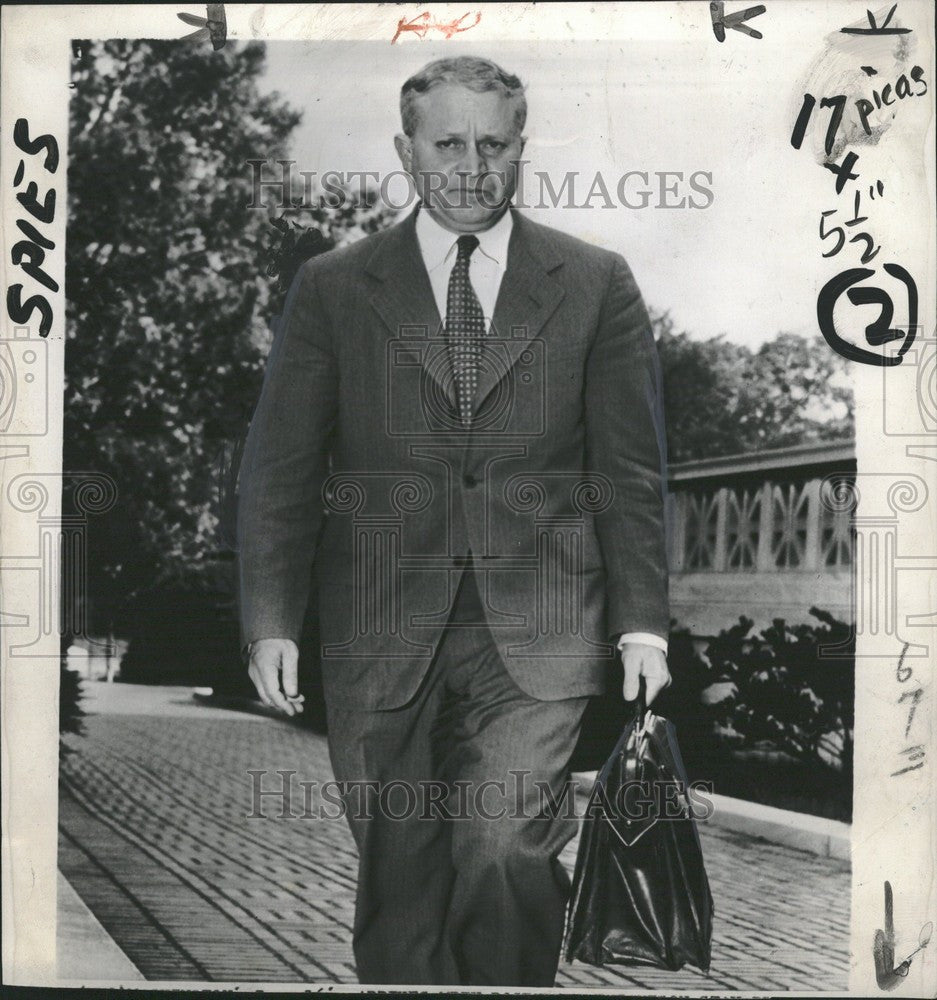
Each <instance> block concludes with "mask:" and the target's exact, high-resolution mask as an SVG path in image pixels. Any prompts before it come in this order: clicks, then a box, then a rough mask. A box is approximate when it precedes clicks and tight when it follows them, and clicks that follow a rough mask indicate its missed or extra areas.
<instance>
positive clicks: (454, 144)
mask: <svg viewBox="0 0 937 1000" xmlns="http://www.w3.org/2000/svg"><path fill="white" fill-rule="evenodd" d="M461 145H462V143H461V142H460V141H459V140H458V139H440V140H439V142H437V143H436V148H437V149H456V148H458V147H459V146H461Z"/></svg>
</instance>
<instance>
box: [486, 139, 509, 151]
mask: <svg viewBox="0 0 937 1000" xmlns="http://www.w3.org/2000/svg"><path fill="white" fill-rule="evenodd" d="M482 145H483V146H484V147H485V149H488V150H490V151H491V152H492V153H500V152H501V150H502V149H504V148H505V146H506V143H503V142H497V141H496V140H494V139H492V140H490V141H489V142H484V143H482Z"/></svg>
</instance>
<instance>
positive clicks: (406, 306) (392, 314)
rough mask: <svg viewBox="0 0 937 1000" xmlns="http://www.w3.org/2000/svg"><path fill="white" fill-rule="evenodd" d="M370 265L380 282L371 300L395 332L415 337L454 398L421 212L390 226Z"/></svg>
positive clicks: (430, 369)
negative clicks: (420, 230)
mask: <svg viewBox="0 0 937 1000" xmlns="http://www.w3.org/2000/svg"><path fill="white" fill-rule="evenodd" d="M366 270H367V271H368V273H369V274H371V275H372V276H374V277H375V278H378V279H379V282H380V283H379V284H377V285H376V287H375V289H374V291H373V292H372V293H371V305H372V306H373V307H374V309H375V310H376V312H377V313H378V315H379V316H380V317H381V319H382V320H383V321H384V323H385V325H386V326H387V328H388V329H389V330H390V332H391V334H392V335H393V336H394V337H395V338H399V339H402V340H412V343H413V347H414V350H417V351H420V352H421V359H422V363H423V370H424V372H425V373H426V374H427V375H428V376H429V377H430V378H432V379H433V380H434V381H435V382H436V383H437V384H438V385H439V387H440V389H441V391H442V392H443V393H445V394H446V396H448V397H449V398H450V399H453V398H454V397H453V394H452V391H451V379H449V378H448V377H447V376H448V373H449V370H448V366H447V365H446V364H441V363H440V361H441V360H442V359H440V357H439V352H440V350H442V351H445V349H446V348H445V330H444V329H443V323H442V318H441V317H440V315H439V310H438V309H437V308H436V300H435V298H434V297H433V289H432V286H431V285H430V283H429V275H428V274H427V273H426V265H425V264H424V263H423V256H422V254H421V253H420V244H419V242H418V240H417V237H416V213H415V212H411V213H410V215H409V216H407V218H406V219H404V221H403V222H400V223H398V224H397V225H396V226H394V227H393V228H392V229H390V230H388V232H387V236H386V238H385V239H384V240H382V241H381V243H380V245H379V246H378V248H377V249H376V250H375V251H374V253H373V255H372V256H371V258H370V259H369V260H368V263H367V267H366ZM447 382H448V383H449V384H448V385H447V384H446V383H447Z"/></svg>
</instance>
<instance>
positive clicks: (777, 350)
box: [651, 310, 853, 462]
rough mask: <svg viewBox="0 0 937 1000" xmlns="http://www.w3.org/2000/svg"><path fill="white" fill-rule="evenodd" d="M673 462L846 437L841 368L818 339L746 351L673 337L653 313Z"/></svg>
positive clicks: (848, 396) (661, 316) (847, 410)
mask: <svg viewBox="0 0 937 1000" xmlns="http://www.w3.org/2000/svg"><path fill="white" fill-rule="evenodd" d="M651 322H652V326H653V328H654V333H655V339H656V341H657V347H658V351H659V353H660V358H661V367H662V370H663V381H664V406H665V410H666V417H667V447H668V452H669V458H670V461H672V462H684V461H690V460H692V459H697V458H712V457H715V456H718V455H734V454H742V453H745V452H755V451H763V450H764V449H767V448H783V447H787V446H789V445H795V444H806V443H808V442H811V441H826V440H835V439H841V438H847V437H850V436H851V435H852V433H853V395H852V390H851V389H850V387H849V384H848V378H847V367H846V366H847V362H846V361H845V360H844V359H843V358H841V357H840V356H839V355H838V354H835V353H834V352H833V351H831V350H830V349H829V347H828V346H827V344H826V343H825V342H824V341H821V340H820V339H819V338H817V339H816V340H813V341H810V340H807V339H805V338H803V337H798V336H796V335H795V334H791V333H780V334H778V335H777V336H776V337H774V338H773V339H772V340H768V341H766V342H765V343H764V344H763V345H762V346H761V347H760V348H759V349H758V350H755V351H752V350H751V349H750V348H748V347H745V346H743V345H741V344H736V343H730V342H729V341H727V340H725V339H724V338H722V337H713V338H711V339H709V340H697V339H694V338H692V337H691V336H690V335H689V334H688V333H685V332H682V333H676V332H675V331H674V324H673V321H672V319H671V318H670V316H669V314H667V313H666V312H664V313H661V312H657V311H654V310H652V311H651Z"/></svg>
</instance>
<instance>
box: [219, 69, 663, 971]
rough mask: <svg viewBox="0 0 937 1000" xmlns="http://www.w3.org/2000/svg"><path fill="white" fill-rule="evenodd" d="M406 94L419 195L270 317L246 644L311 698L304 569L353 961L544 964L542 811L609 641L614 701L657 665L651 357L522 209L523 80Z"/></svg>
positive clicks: (429, 86)
mask: <svg viewBox="0 0 937 1000" xmlns="http://www.w3.org/2000/svg"><path fill="white" fill-rule="evenodd" d="M401 113H402V118H403V132H402V134H400V135H398V136H397V137H396V140H395V142H396V147H397V151H398V154H399V156H400V158H401V161H402V163H403V166H404V168H405V170H407V172H408V173H409V174H410V175H411V176H412V178H413V181H414V183H415V185H416V190H417V192H418V194H419V196H420V203H419V205H418V207H417V210H416V212H414V213H412V214H410V215H409V216H408V217H407V218H406V219H405V220H404V221H403V222H401V223H399V224H397V225H395V226H393V227H392V228H391V229H389V230H386V231H384V232H381V233H378V234H375V235H373V236H370V237H368V238H367V239H364V240H361V241H360V242H358V243H355V244H353V245H351V246H348V247H345V248H342V249H339V250H335V251H332V252H329V253H326V254H323V255H321V256H319V257H316V258H314V259H313V260H311V261H309V262H308V263H307V264H306V265H304V266H303V268H302V269H301V270H300V272H299V274H298V275H297V278H296V280H295V281H294V283H293V286H292V288H291V291H290V293H289V296H288V299H287V302H286V306H285V310H284V314H283V316H282V318H281V320H280V322H279V324H278V327H277V331H276V336H275V340H274V344H273V347H272V349H271V352H270V356H269V360H268V363H267V370H266V375H265V380H264V386H263V390H262V393H261V398H260V401H259V403H258V406H257V410H256V413H255V416H254V419H253V422H252V425H251V429H250V433H249V437H248V442H247V446H246V449H245V455H244V460H243V463H242V472H241V494H240V501H239V520H238V523H239V529H238V535H239V559H240V583H241V589H240V595H241V618H242V639H243V642H244V643H245V647H246V649H248V650H249V661H250V665H249V673H250V676H251V678H252V679H253V681H254V683H255V685H256V686H257V690H258V692H259V694H260V697H261V699H262V700H263V701H264V702H265V703H267V704H269V705H272V706H275V707H277V708H279V709H280V710H282V711H283V712H284V713H286V714H287V715H291V714H293V713H294V712H296V711H300V710H301V709H302V696H301V695H299V693H298V691H297V667H296V664H297V657H298V649H297V642H298V639H299V636H300V631H301V627H302V621H303V615H304V613H305V609H306V605H307V600H308V597H309V590H310V573H311V570H312V569H313V566H314V568H315V579H316V580H317V587H318V609H319V625H320V635H321V640H322V671H323V688H324V695H325V701H326V711H327V719H328V729H329V748H330V754H331V758H332V763H333V767H334V771H335V775H336V778H337V779H338V780H339V781H341V782H349V785H348V786H347V788H346V792H347V796H346V801H347V803H348V806H349V812H348V816H349V821H350V824H351V828H352V833H353V835H354V837H355V840H356V843H357V846H358V851H359V858H360V862H359V880H358V899H357V907H356V914H355V925H354V950H355V956H356V961H357V966H358V973H359V976H360V978H361V980H362V982H369V983H407V984H447V983H453V984H458V983H461V984H489V985H499V986H507V985H513V986H523V985H527V986H551V985H552V984H553V981H554V977H555V974H556V968H557V963H558V956H559V950H560V945H561V937H562V932H563V918H564V908H565V905H566V901H567V895H568V888H569V881H568V878H567V876H566V874H565V872H564V870H563V869H562V867H561V866H560V864H559V862H558V861H557V855H558V853H559V851H560V849H561V848H562V846H563V845H564V844H565V843H566V842H567V841H568V839H569V837H570V836H571V835H572V833H573V832H574V830H575V821H574V820H573V819H572V818H571V817H570V816H569V815H567V814H566V812H565V811H564V810H563V809H555V808H553V809H551V808H544V803H545V802H547V803H549V801H550V798H551V797H552V799H553V801H554V802H556V801H559V802H562V799H563V791H564V787H566V782H567V779H568V763H569V760H570V756H571V754H572V751H573V748H574V745H575V743H576V740H577V737H578V734H579V730H580V725H581V721H582V717H583V712H584V710H585V708H586V705H587V702H588V700H589V698H590V697H591V696H595V695H598V694H601V693H602V692H603V690H604V689H605V686H606V683H607V680H608V677H609V673H610V667H611V666H612V665H613V664H615V663H616V661H618V660H619V659H620V662H621V663H622V664H623V668H624V696H625V698H626V699H629V700H631V699H634V698H635V697H636V696H637V694H638V686H639V682H640V680H641V678H642V677H643V678H644V681H645V683H646V692H647V700H648V702H650V701H652V700H653V698H654V695H655V694H656V693H657V692H658V691H659V690H660V689H661V688H662V687H664V686H666V685H667V684H669V682H670V677H669V673H668V671H667V664H666V656H665V654H666V638H665V637H666V635H667V626H668V617H669V616H668V603H667V567H666V559H665V546H664V527H663V485H664V482H665V462H666V457H665V446H664V428H663V418H662V406H661V388H660V374H659V366H658V361H657V356H656V350H655V345H654V342H653V339H652V336H651V331H650V327H649V323H648V317H647V313H646V310H645V307H644V304H643V302H642V299H641V295H640V293H639V291H638V289H637V286H636V285H635V282H634V279H633V277H632V275H631V273H630V271H629V269H628V267H627V265H626V264H625V262H624V260H623V259H622V258H621V257H620V256H618V255H617V254H614V253H610V252H608V251H606V250H602V249H599V248H597V247H594V246H591V245H589V244H587V243H584V242H582V241H580V240H577V239H574V238H572V237H570V236H567V235H564V234H562V233H559V232H557V231H554V230H551V229H548V228H546V227H544V226H541V225H537V224H534V223H533V222H531V221H530V220H528V219H526V218H524V217H523V216H522V215H520V214H519V213H518V212H516V211H515V210H514V209H513V208H512V207H511V198H512V196H513V194H514V191H515V187H516V177H517V161H518V160H519V159H520V156H521V153H522V150H523V147H524V138H523V136H522V131H523V128H524V123H525V119H526V100H525V96H524V92H523V88H522V86H521V84H520V82H519V80H518V79H517V78H516V77H515V76H513V75H511V74H508V73H506V72H505V71H504V70H502V69H501V68H500V67H498V66H496V65H495V64H494V63H491V62H489V61H488V60H484V59H477V58H473V57H458V58H454V59H445V60H438V61H436V62H433V63H431V64H429V65H428V66H426V67H425V68H424V69H423V70H421V71H420V72H419V73H418V74H416V75H415V76H414V77H412V78H411V79H410V80H408V81H407V82H406V83H405V84H404V86H403V89H402V93H401ZM367 787H370V788H372V789H377V790H378V795H377V798H376V800H375V798H374V797H373V796H372V797H371V798H370V799H369V800H368V801H369V802H370V804H369V805H367V806H366V807H363V806H362V804H361V796H362V789H366V788H367ZM353 789H354V790H355V791H354V794H353V793H352V790H353ZM384 792H387V793H388V794H386V795H385V794H383V793H384ZM355 796H357V799H356V801H354V802H353V801H352V800H353V799H354V798H355ZM365 797H367V796H365Z"/></svg>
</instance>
